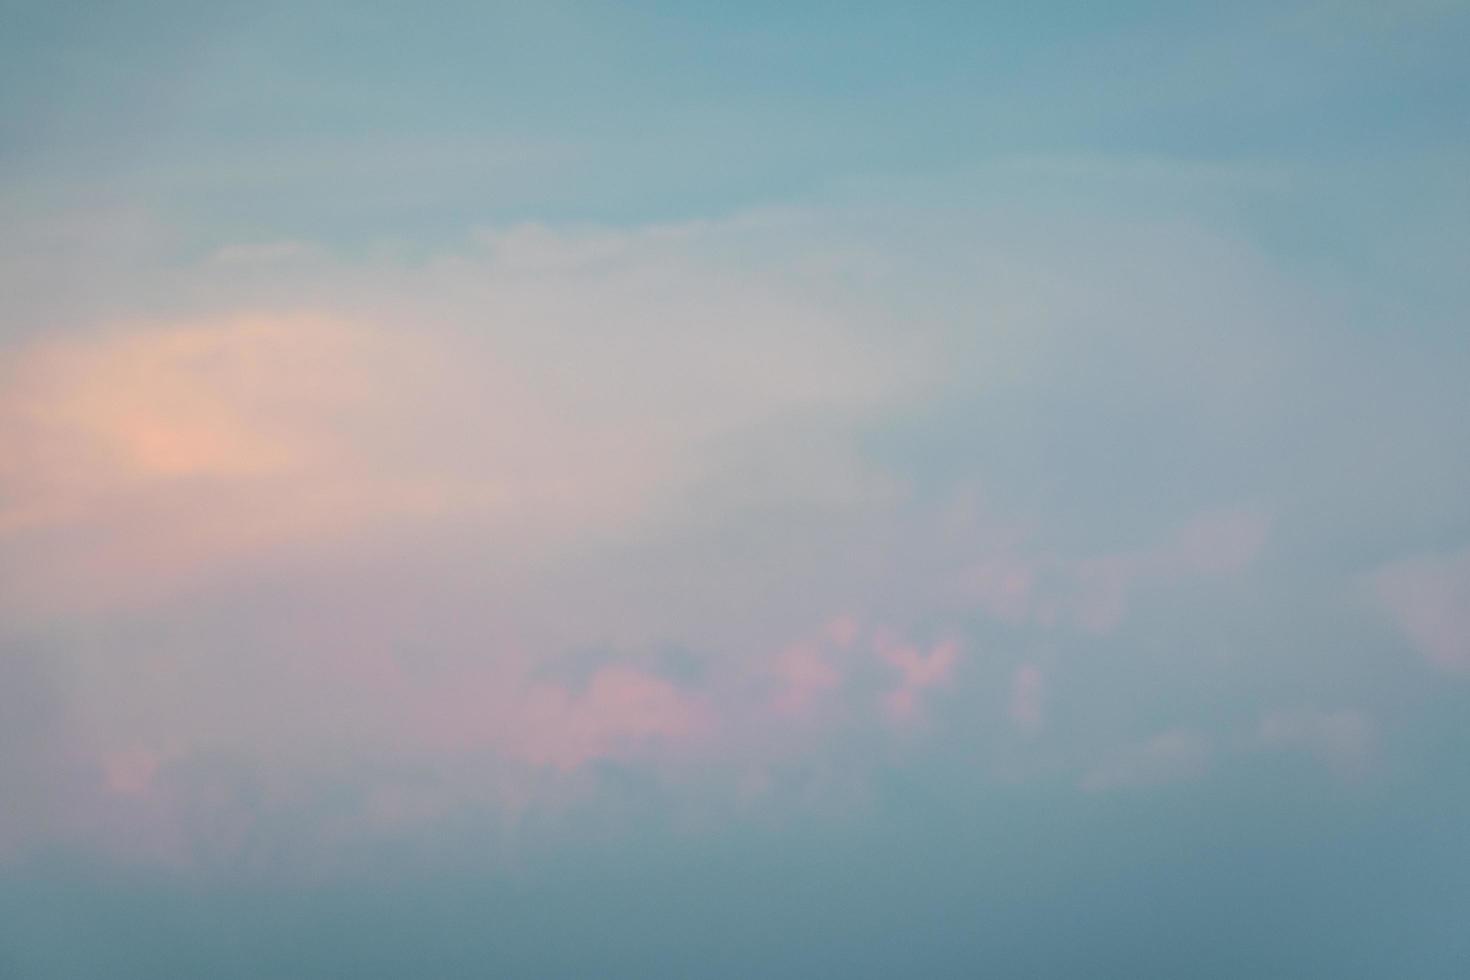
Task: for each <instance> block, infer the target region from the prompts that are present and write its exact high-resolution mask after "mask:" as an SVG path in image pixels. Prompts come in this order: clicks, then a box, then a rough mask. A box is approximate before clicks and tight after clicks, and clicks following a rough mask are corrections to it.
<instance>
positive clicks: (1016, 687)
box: [1008, 664, 1046, 735]
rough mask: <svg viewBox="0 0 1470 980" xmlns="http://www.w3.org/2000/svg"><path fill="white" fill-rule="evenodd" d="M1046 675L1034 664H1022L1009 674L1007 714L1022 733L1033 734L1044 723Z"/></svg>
mask: <svg viewBox="0 0 1470 980" xmlns="http://www.w3.org/2000/svg"><path fill="white" fill-rule="evenodd" d="M1045 697H1046V675H1045V674H1043V673H1042V672H1041V668H1039V667H1037V666H1036V665H1034V664H1022V665H1021V666H1019V667H1017V668H1016V670H1015V673H1013V674H1012V675H1011V692H1010V701H1009V708H1008V710H1009V714H1010V716H1011V722H1012V723H1013V724H1014V725H1015V726H1016V728H1018V729H1019V730H1020V731H1021V732H1022V733H1024V734H1027V735H1034V734H1035V733H1037V732H1039V731H1040V730H1041V728H1042V726H1043V725H1044V724H1045V721H1046V716H1045V711H1044V699H1045Z"/></svg>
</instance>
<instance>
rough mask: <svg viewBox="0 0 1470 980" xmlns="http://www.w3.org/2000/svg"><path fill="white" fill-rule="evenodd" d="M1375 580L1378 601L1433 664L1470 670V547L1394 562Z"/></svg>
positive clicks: (1373, 580)
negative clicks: (1448, 552) (1449, 552)
mask: <svg viewBox="0 0 1470 980" xmlns="http://www.w3.org/2000/svg"><path fill="white" fill-rule="evenodd" d="M1370 581H1371V587H1372V590H1373V594H1374V596H1375V598H1376V599H1377V601H1378V603H1379V604H1380V605H1381V606H1382V607H1383V608H1384V609H1385V610H1387V612H1388V613H1389V615H1390V616H1392V617H1393V619H1394V622H1395V623H1397V625H1398V627H1399V629H1401V630H1403V632H1404V634H1405V635H1406V636H1407V637H1408V638H1409V640H1410V642H1412V643H1413V644H1414V646H1415V647H1417V648H1418V650H1419V651H1420V652H1421V653H1422V654H1424V656H1425V657H1426V658H1427V659H1428V660H1429V661H1430V662H1431V663H1433V664H1434V665H1435V666H1437V667H1439V668H1441V669H1443V670H1447V671H1451V672H1465V671H1470V549H1467V550H1464V551H1459V552H1454V553H1451V554H1445V555H1420V556H1416V557H1413V558H1406V559H1403V560H1401V561H1397V562H1393V563H1391V564H1388V565H1385V566H1384V567H1382V568H1380V569H1378V571H1376V572H1375V573H1374V574H1373V576H1372V578H1371V580H1370Z"/></svg>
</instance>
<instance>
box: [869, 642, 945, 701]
mask: <svg viewBox="0 0 1470 980" xmlns="http://www.w3.org/2000/svg"><path fill="white" fill-rule="evenodd" d="M874 646H875V649H876V651H877V654H878V656H879V657H880V658H881V659H883V660H884V661H885V662H887V663H888V664H889V666H891V667H893V668H895V669H896V670H897V671H898V672H899V675H900V678H899V682H898V686H897V687H895V688H893V689H891V690H890V691H889V692H888V693H887V694H885V695H884V697H883V706H884V710H885V711H886V713H887V714H888V717H889V718H890V719H892V720H893V721H895V722H909V721H912V720H915V719H916V718H917V716H918V714H919V709H920V706H921V705H922V701H923V695H924V692H925V691H928V690H929V689H931V688H935V687H938V686H941V685H943V684H944V683H946V682H947V681H948V680H949V677H950V672H951V670H952V669H953V668H954V665H955V661H956V660H957V659H958V658H959V644H957V643H955V642H954V641H953V640H945V641H943V642H941V643H937V644H935V645H934V646H932V647H930V649H929V652H928V653H922V652H920V650H919V648H918V647H917V646H914V645H911V644H909V643H905V642H903V641H900V640H897V639H895V638H894V637H892V636H891V635H888V634H886V633H880V634H879V635H878V637H877V638H876V639H875V641H874Z"/></svg>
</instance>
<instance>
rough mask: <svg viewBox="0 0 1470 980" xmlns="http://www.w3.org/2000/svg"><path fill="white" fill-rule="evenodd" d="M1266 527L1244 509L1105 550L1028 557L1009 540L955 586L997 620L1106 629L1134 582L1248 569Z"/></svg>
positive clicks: (1113, 625)
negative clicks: (1150, 541) (1150, 540)
mask: <svg viewBox="0 0 1470 980" xmlns="http://www.w3.org/2000/svg"><path fill="white" fill-rule="evenodd" d="M1268 527H1269V525H1268V523H1267V521H1266V520H1265V518H1263V517H1261V516H1260V515H1259V514H1255V513H1253V512H1250V511H1245V510H1226V511H1208V512H1205V513H1202V514H1200V515H1197V516H1196V517H1195V518H1193V519H1192V520H1190V521H1188V522H1187V523H1185V524H1184V525H1183V526H1182V527H1180V528H1178V529H1177V530H1175V531H1174V532H1173V533H1171V534H1169V535H1168V536H1166V537H1165V538H1164V539H1163V540H1161V541H1159V542H1157V543H1156V544H1154V545H1152V546H1150V547H1146V548H1139V549H1133V550H1128V551H1118V552H1114V553H1111V554H1102V555H1091V556H1082V557H1073V556H1066V555H1048V554H1030V555H1028V554H1025V553H1024V551H1023V550H1022V549H1020V548H1019V547H1018V546H1017V544H1016V543H1015V542H1009V543H1007V545H1006V547H1005V548H1004V550H1002V551H1000V552H998V553H996V554H992V555H990V556H988V557H986V558H984V559H982V560H980V561H977V562H974V563H972V564H970V565H969V566H967V567H966V568H964V569H963V570H962V571H961V572H960V573H959V574H958V576H957V577H956V580H955V581H956V588H957V590H958V592H959V594H960V595H961V596H963V597H964V598H965V600H966V601H968V602H970V603H972V604H973V605H974V606H976V607H978V608H979V609H981V610H983V611H984V612H985V613H987V614H988V615H989V616H991V617H992V618H994V619H996V620H998V621H1000V622H1004V623H1009V624H1012V625H1023V624H1030V625H1034V626H1041V627H1052V626H1056V625H1058V624H1070V625H1072V626H1075V627H1077V628H1079V629H1081V630H1083V631H1085V632H1088V633H1096V634H1104V633H1110V632H1112V631H1113V630H1115V629H1117V628H1118V627H1119V626H1120V625H1121V624H1122V623H1123V621H1124V619H1125V618H1126V617H1127V613H1128V605H1129V601H1130V598H1131V596H1132V594H1133V593H1134V592H1135V591H1136V590H1137V589H1138V588H1139V587H1141V586H1150V585H1167V584H1169V583H1170V582H1173V581H1175V580H1178V579H1180V578H1183V577H1192V576H1215V575H1227V574H1234V573H1238V572H1240V571H1243V570H1244V569H1246V568H1248V567H1249V566H1250V565H1251V564H1252V563H1253V562H1254V561H1255V560H1256V559H1257V557H1258V556H1259V555H1260V553H1261V550H1262V549H1263V547H1264V545H1265V541H1266V537H1267V531H1268Z"/></svg>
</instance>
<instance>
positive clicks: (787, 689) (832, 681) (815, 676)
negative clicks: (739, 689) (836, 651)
mask: <svg viewBox="0 0 1470 980" xmlns="http://www.w3.org/2000/svg"><path fill="white" fill-rule="evenodd" d="M848 642H851V641H850V640H849V641H848ZM775 669H776V674H777V676H778V677H779V678H780V680H781V687H780V690H779V691H777V693H776V698H775V708H776V710H777V712H779V713H780V714H783V715H786V716H788V717H800V716H804V715H806V714H808V713H809V712H810V710H811V709H812V707H813V706H814V705H815V703H816V702H817V700H818V699H820V698H821V697H822V696H823V695H825V694H826V693H828V692H830V691H833V690H835V689H836V688H838V687H840V686H841V684H842V674H841V672H840V671H838V669H837V667H836V666H834V665H833V663H832V662H831V661H830V660H829V659H828V658H827V657H825V656H824V655H823V654H822V653H821V651H820V650H818V649H816V648H814V647H813V646H811V645H808V644H797V645H795V646H792V647H790V648H789V649H787V651H786V652H785V653H784V654H782V656H781V657H780V659H779V660H778V661H777V663H776V668H775Z"/></svg>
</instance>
